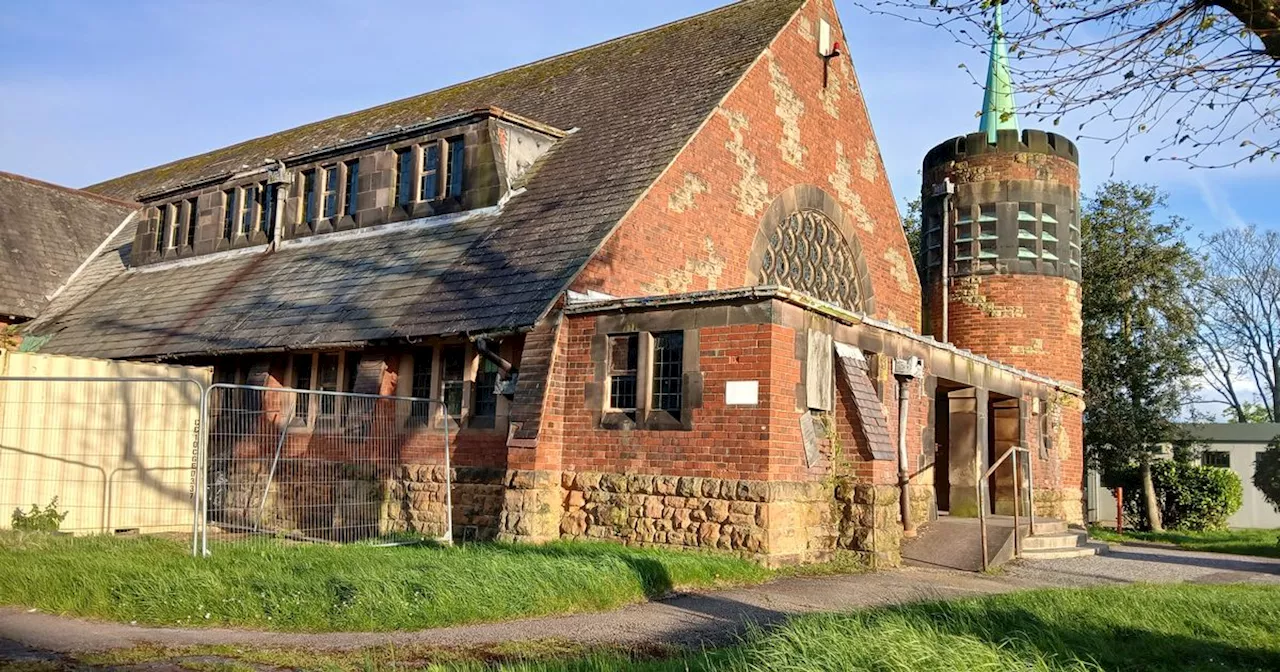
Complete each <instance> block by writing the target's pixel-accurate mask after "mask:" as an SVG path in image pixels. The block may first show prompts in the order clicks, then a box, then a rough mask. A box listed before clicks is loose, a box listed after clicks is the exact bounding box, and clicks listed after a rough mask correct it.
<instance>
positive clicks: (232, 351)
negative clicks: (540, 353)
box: [131, 325, 533, 362]
mask: <svg viewBox="0 0 1280 672" xmlns="http://www.w3.org/2000/svg"><path fill="white" fill-rule="evenodd" d="M531 329H533V325H527V326H516V327H502V328H498V329H481V330H476V331H454V332H449V333H441V334H426V335H423V336H395V337H391V338H380V339H372V340H363V341H334V342H332V343H308V344H306V345H296V346H279V347H267V348H228V349H222V350H199V351H193V352H174V353H167V354H163V355H138V356H137V357H136V358H131V359H138V360H146V361H156V362H168V361H174V360H182V359H191V358H194V357H227V356H231V355H275V354H289V353H294V352H315V351H317V350H357V349H371V348H382V347H390V346H394V345H399V344H401V343H404V344H407V345H417V344H419V343H421V342H423V341H425V340H428V339H430V340H439V339H454V338H465V339H467V340H468V341H474V340H476V339H479V338H499V339H500V338H502V337H504V336H514V335H517V334H524V333H528V332H529V331H530V330H531Z"/></svg>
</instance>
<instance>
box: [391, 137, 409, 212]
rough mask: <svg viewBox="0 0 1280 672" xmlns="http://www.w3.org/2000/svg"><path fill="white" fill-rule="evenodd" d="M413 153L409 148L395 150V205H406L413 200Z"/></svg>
mask: <svg viewBox="0 0 1280 672" xmlns="http://www.w3.org/2000/svg"><path fill="white" fill-rule="evenodd" d="M412 184H413V151H412V149H411V148H409V147H405V148H404V149H397V150H396V198H395V202H396V205H408V204H409V202H410V201H411V200H412V198H413V192H412V191H411V185H412Z"/></svg>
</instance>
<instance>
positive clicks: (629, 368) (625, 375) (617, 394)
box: [609, 334, 640, 411]
mask: <svg viewBox="0 0 1280 672" xmlns="http://www.w3.org/2000/svg"><path fill="white" fill-rule="evenodd" d="M639 340H640V338H639V336H638V335H637V334H624V335H621V336H610V337H609V408H613V409H617V410H622V411H634V410H635V408H636V366H637V362H638V360H639V350H640V348H639Z"/></svg>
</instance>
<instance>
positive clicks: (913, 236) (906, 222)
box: [902, 196, 924, 280]
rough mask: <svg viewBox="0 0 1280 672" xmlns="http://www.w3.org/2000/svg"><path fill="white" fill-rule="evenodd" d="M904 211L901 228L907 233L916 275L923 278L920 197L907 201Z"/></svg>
mask: <svg viewBox="0 0 1280 672" xmlns="http://www.w3.org/2000/svg"><path fill="white" fill-rule="evenodd" d="M906 207H907V209H906V212H903V213H902V229H903V231H905V232H906V234H907V245H909V246H910V247H911V258H912V259H914V260H915V262H916V275H918V276H919V277H920V278H921V279H922V280H923V279H924V266H922V265H921V264H922V263H923V262H922V260H921V257H920V236H921V232H920V231H921V229H920V227H921V223H920V220H921V217H920V208H921V206H920V197H919V196H916V197H915V198H914V199H912V200H910V201H907V203H906Z"/></svg>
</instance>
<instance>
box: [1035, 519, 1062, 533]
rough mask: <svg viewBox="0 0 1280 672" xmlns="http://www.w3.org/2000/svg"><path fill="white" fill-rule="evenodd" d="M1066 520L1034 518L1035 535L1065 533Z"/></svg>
mask: <svg viewBox="0 0 1280 672" xmlns="http://www.w3.org/2000/svg"><path fill="white" fill-rule="evenodd" d="M1067 532H1068V530H1067V521H1065V520H1054V519H1052V518H1036V536H1040V535H1045V534H1066V533H1067Z"/></svg>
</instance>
